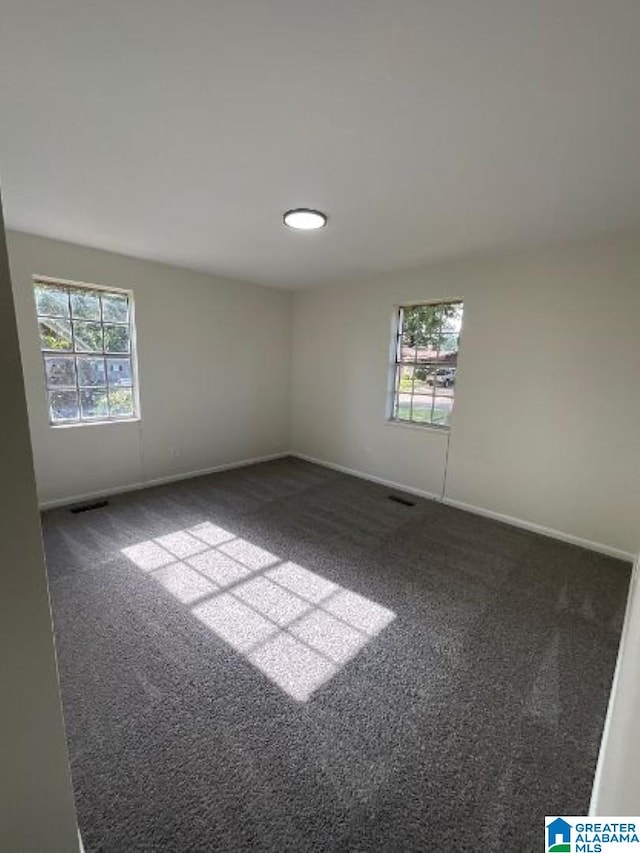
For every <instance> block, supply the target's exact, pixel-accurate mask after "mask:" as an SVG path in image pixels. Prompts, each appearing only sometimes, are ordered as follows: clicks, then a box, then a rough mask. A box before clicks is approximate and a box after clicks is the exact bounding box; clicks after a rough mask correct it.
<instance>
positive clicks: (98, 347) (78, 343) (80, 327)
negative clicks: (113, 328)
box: [73, 322, 102, 352]
mask: <svg viewBox="0 0 640 853" xmlns="http://www.w3.org/2000/svg"><path fill="white" fill-rule="evenodd" d="M73 340H74V345H75V347H74V348H75V351H76V352H102V327H101V325H100V323H75V322H74V324H73Z"/></svg>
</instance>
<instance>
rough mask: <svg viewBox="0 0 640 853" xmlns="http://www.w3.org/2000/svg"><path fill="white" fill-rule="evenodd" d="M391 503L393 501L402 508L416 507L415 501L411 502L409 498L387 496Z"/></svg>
mask: <svg viewBox="0 0 640 853" xmlns="http://www.w3.org/2000/svg"><path fill="white" fill-rule="evenodd" d="M387 497H388V498H389V500H390V501H393V502H394V503H396V504H402V506H415V505H416V502H415V501H410V500H409V499H408V498H401V497H400V496H399V495H388V496H387Z"/></svg>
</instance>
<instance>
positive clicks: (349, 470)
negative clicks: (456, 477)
mask: <svg viewBox="0 0 640 853" xmlns="http://www.w3.org/2000/svg"><path fill="white" fill-rule="evenodd" d="M288 455H289V456H295V458H296V459H302V460H304V461H305V462H312V463H313V464H314V465H321V466H322V467H323V468H331V470H332V471H340V473H341V474H350V475H351V476H352V477H359V478H360V479H361V480H369V481H370V482H371V483H378V485H380V486H388V487H389V488H390V489H397V490H398V491H400V492H407V494H410V495H417V496H418V497H419V498H427V499H428V500H432V501H439V500H440V498H439V497H438V495H435V494H434V493H433V492H425V491H424V489H415V488H413V486H404V485H403V484H402V483H395V482H394V481H393V480H385V479H383V478H382V477H375V476H374V475H373V474H365V473H364V471H356V469H355V468H345V466H344V465H336V464H335V463H334V462H326V461H325V460H324V459H316V458H315V457H313V456H307V455H306V454H305V453H298V452H297V451H295V450H292V451H291V453H289V454H288Z"/></svg>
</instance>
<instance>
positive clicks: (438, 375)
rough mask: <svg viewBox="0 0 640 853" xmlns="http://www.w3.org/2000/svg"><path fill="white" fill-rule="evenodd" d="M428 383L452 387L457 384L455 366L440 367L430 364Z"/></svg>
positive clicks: (439, 386)
mask: <svg viewBox="0 0 640 853" xmlns="http://www.w3.org/2000/svg"><path fill="white" fill-rule="evenodd" d="M426 383H427V385H429V386H432V387H433V386H435V387H436V388H452V387H453V386H454V385H455V384H456V369H455V367H440V366H437V367H436V366H434V365H430V366H429V370H428V372H427V377H426Z"/></svg>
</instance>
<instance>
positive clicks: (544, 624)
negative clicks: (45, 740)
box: [43, 459, 630, 853]
mask: <svg viewBox="0 0 640 853" xmlns="http://www.w3.org/2000/svg"><path fill="white" fill-rule="evenodd" d="M388 494H389V490H388V489H386V488H384V487H381V486H377V485H373V484H371V483H366V482H364V481H361V480H357V479H354V478H351V477H348V476H345V475H342V474H338V473H335V472H332V471H329V470H325V469H323V468H320V467H317V466H314V465H310V464H308V463H305V462H301V461H299V460H295V459H283V460H279V461H275V462H270V463H265V464H261V465H256V466H253V467H250V468H244V469H238V470H236V471H231V472H227V473H222V474H217V475H213V476H208V477H202V478H198V479H195V480H190V481H186V482H182V483H177V484H173V485H168V486H163V487H159V488H154V489H148V490H145V491H141V492H137V493H132V494H128V495H123V496H120V497H117V498H112V499H111V501H110V504H109V506H108V507H106V508H103V509H98V510H94V511H92V512H87V513H82V514H71V513H70V512H69V511H68V510H56V511H52V512H49V513H46V514H45V516H44V522H43V523H44V533H45V545H46V553H47V562H48V572H49V579H50V589H51V597H52V605H53V613H54V621H55V630H56V638H57V649H58V661H59V666H60V674H61V682H62V692H63V702H64V711H65V719H66V725H67V737H68V741H69V752H70V758H71V769H72V775H73V784H74V789H75V794H76V801H77V808H78V815H79V823H80V828H81V831H82V835H83V839H84V843H85V847H86V850H87V853H89V852H90V851H118V853H120V851H123V853H124V852H125V851H126V853H129V852H130V851H214V850H224V851H245V850H246V851H248V850H251V851H296V853H299V851H431V850H439V851H464V850H471V851H480V850H483V851H494V850H496V851H497V850H500V851H503V850H518V851H528V850H535V849H538V847H539V843H540V838H541V837H542V832H543V816H544V815H545V814H583V813H585V811H586V809H587V807H588V804H589V795H590V788H591V781H592V777H593V772H594V768H595V762H596V758H597V750H598V744H599V740H600V736H601V732H602V727H603V722H604V716H605V712H606V706H607V699H608V693H609V689H610V684H611V679H612V675H613V669H614V665H615V658H616V652H617V644H618V641H619V634H620V629H621V623H622V618H623V612H624V605H625V598H626V592H627V587H628V582H629V574H630V566H629V565H627V564H626V563H623V562H620V561H617V560H614V559H610V558H607V557H604V556H600V555H597V554H594V553H591V552H589V551H585V550H582V549H580V548H577V547H574V546H571V545H566V544H563V543H560V542H556V541H553V540H550V539H547V538H544V537H542V536H538V535H535V534H532V533H528V532H525V531H522V530H518V529H516V528H512V527H509V526H507V525H503V524H500V523H497V522H493V521H490V520H487V519H483V518H480V517H477V516H474V515H470V514H467V513H465V512H462V511H459V510H455V509H452V508H450V507H446V506H443V505H440V504H437V503H434V502H431V501H426V500H419V499H415V500H416V504H415V506H404V505H402V504H398V503H394V502H392V501H390V500H389V499H388ZM187 531H190V532H187ZM178 533H179V534H180V535H177V536H176V535H173V534H178ZM162 537H165V538H162ZM255 546H257V548H256V547H255ZM258 549H262V550H258ZM265 552H267V553H265Z"/></svg>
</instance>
